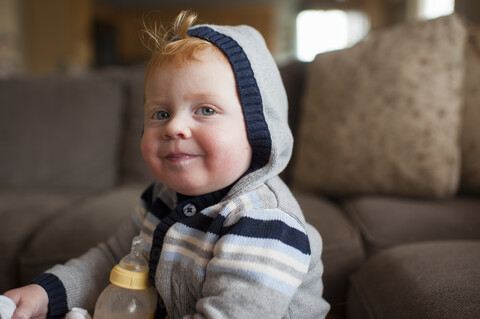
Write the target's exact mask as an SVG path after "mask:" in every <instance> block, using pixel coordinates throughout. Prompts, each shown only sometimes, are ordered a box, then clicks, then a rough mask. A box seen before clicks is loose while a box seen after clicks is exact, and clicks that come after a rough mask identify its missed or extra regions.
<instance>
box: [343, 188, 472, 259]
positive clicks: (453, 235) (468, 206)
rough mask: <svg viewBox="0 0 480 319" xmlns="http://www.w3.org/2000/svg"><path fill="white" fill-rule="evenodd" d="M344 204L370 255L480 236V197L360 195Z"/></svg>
mask: <svg viewBox="0 0 480 319" xmlns="http://www.w3.org/2000/svg"><path fill="white" fill-rule="evenodd" d="M343 208H344V210H345V211H346V212H347V215H348V216H349V218H350V219H351V220H353V221H354V223H355V225H357V227H358V228H359V230H360V232H361V233H362V236H363V239H364V242H365V247H366V249H367V253H368V255H373V254H375V253H377V252H379V251H381V250H384V249H387V248H390V247H394V246H397V245H401V244H406V243H411V242H421V241H431V240H480V231H479V230H480V214H479V212H480V202H479V201H478V200H476V199H469V198H461V197H458V198H455V199H447V200H438V201H432V200H422V199H409V198H400V197H360V198H352V199H349V200H346V201H345V202H344V203H343Z"/></svg>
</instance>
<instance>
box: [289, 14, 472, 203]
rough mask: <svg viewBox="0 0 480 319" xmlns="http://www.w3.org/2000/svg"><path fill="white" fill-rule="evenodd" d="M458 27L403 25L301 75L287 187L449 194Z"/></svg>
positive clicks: (456, 22) (456, 117) (447, 20)
mask: <svg viewBox="0 0 480 319" xmlns="http://www.w3.org/2000/svg"><path fill="white" fill-rule="evenodd" d="M465 39H466V30H465V26H464V25H463V23H462V22H461V20H460V19H459V18H458V16H455V15H454V16H448V17H443V18H439V19H437V20H429V21H422V22H416V23H410V24H402V25H397V26H394V27H391V28H389V29H383V30H379V31H377V32H375V33H372V34H371V35H370V36H369V37H368V38H367V39H366V40H364V41H362V42H360V43H358V44H357V45H356V46H354V47H352V48H349V49H346V50H341V51H336V52H329V53H325V54H320V55H318V56H317V57H316V59H315V60H314V61H313V62H312V64H311V66H310V68H309V70H308V75H307V76H308V78H307V88H306V92H305V97H304V105H303V107H304V109H303V112H302V120H301V126H300V138H299V139H298V141H299V142H298V153H297V156H296V164H295V173H294V185H295V186H296V187H299V188H302V189H306V190H310V191H318V192H322V193H326V194H330V195H347V194H365V193H376V194H378V193H383V194H395V195H412V196H421V197H432V196H434V197H443V196H449V195H452V194H454V193H455V192H456V190H457V186H458V179H459V174H460V165H459V164H460V158H459V143H458V140H459V129H460V108H461V103H462V93H463V90H462V83H463V76H464V72H463V71H464V45H465Z"/></svg>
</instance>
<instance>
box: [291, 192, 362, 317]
mask: <svg viewBox="0 0 480 319" xmlns="http://www.w3.org/2000/svg"><path fill="white" fill-rule="evenodd" d="M294 195H295V198H296V199H297V200H298V203H299V204H300V207H301V208H302V211H303V213H304V215H305V219H306V220H307V222H309V223H310V224H311V225H312V226H314V227H315V228H316V229H317V230H318V232H319V233H320V235H321V236H322V239H323V252H322V261H323V266H324V274H323V285H324V297H325V299H326V300H327V301H328V302H329V303H330V306H331V313H333V314H337V315H339V316H341V317H343V315H344V312H345V309H344V308H345V302H346V295H347V287H348V276H349V275H350V274H351V273H352V272H353V271H355V270H356V269H357V268H358V267H359V266H360V264H362V263H363V261H364V260H365V254H364V249H363V244H362V240H361V237H360V233H359V232H358V230H356V229H355V228H354V227H353V226H352V224H351V223H350V222H349V221H348V219H347V217H346V216H345V214H344V213H343V212H342V211H341V210H340V209H339V207H338V205H336V204H334V203H333V202H331V201H329V200H327V199H325V198H322V197H319V196H315V195H312V194H308V193H302V192H296V193H294Z"/></svg>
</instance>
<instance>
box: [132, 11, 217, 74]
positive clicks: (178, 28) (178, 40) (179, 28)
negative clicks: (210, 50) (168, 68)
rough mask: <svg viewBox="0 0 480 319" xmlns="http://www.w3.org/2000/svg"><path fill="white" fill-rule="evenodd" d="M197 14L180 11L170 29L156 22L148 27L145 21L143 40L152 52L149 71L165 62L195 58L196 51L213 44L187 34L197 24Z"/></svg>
mask: <svg viewBox="0 0 480 319" xmlns="http://www.w3.org/2000/svg"><path fill="white" fill-rule="evenodd" d="M196 20H197V15H196V14H195V13H193V12H191V11H188V10H184V11H182V12H180V14H179V15H178V16H177V18H176V19H175V21H174V22H173V23H172V26H171V27H170V28H168V29H166V28H164V27H162V26H160V27H158V26H157V25H156V24H154V25H153V26H151V27H148V26H147V25H146V24H145V22H144V30H143V32H142V37H141V40H142V42H143V44H144V45H145V46H146V47H147V48H148V49H149V50H150V51H151V52H152V57H151V59H150V62H149V65H148V67H147V71H149V70H150V69H152V68H153V67H157V66H161V65H162V64H164V63H169V62H173V63H180V64H181V63H184V62H185V61H188V60H195V53H196V52H197V51H199V50H202V49H205V48H207V47H209V46H213V44H211V43H210V42H208V41H206V40H203V39H199V38H196V37H191V36H189V35H188V34H187V31H188V29H189V28H191V27H193V26H194V25H195V22H196Z"/></svg>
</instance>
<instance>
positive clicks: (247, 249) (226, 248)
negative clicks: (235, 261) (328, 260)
mask: <svg viewBox="0 0 480 319" xmlns="http://www.w3.org/2000/svg"><path fill="white" fill-rule="evenodd" d="M218 250H220V251H222V252H230V253H241V254H248V255H254V256H260V257H267V258H271V259H274V260H276V261H278V262H280V263H282V264H284V265H287V266H289V267H292V268H294V269H295V270H297V271H299V272H302V273H307V272H308V267H309V265H305V264H303V263H301V262H299V261H297V260H295V259H293V258H292V257H290V256H288V255H285V254H282V253H281V252H278V251H276V250H272V249H267V248H261V247H254V246H239V245H231V244H225V243H222V244H218V245H217V246H216V247H215V253H217V252H218Z"/></svg>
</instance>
